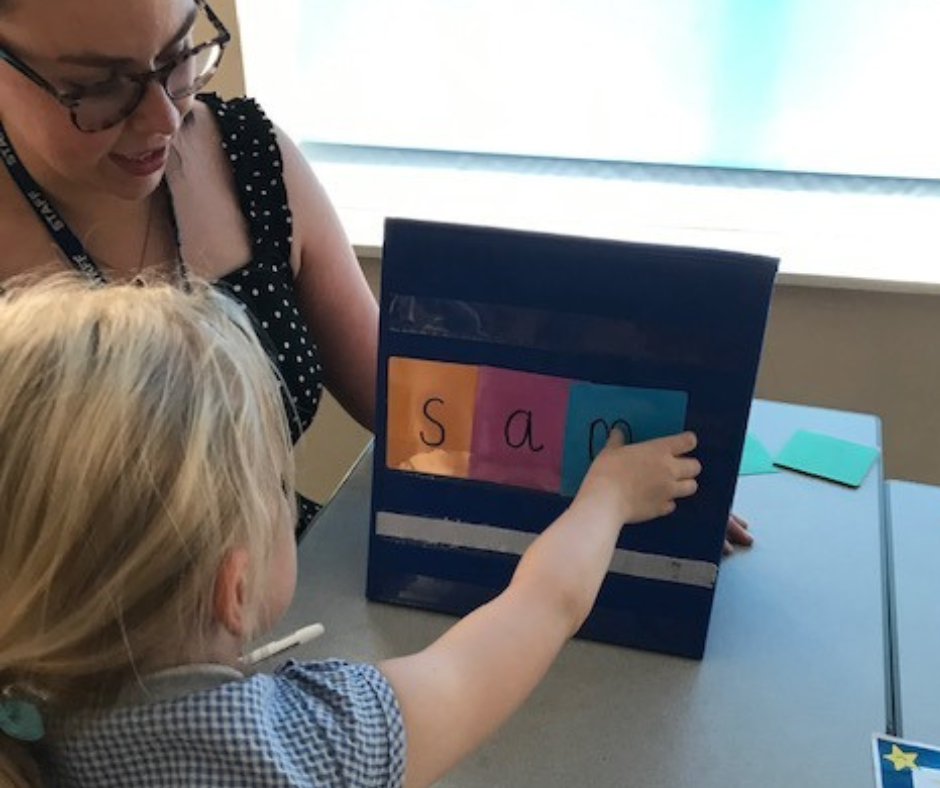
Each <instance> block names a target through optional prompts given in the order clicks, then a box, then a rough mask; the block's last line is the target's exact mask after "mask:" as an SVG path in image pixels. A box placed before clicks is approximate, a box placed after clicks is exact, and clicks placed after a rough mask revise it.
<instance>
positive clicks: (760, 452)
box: [738, 433, 780, 476]
mask: <svg viewBox="0 0 940 788" xmlns="http://www.w3.org/2000/svg"><path fill="white" fill-rule="evenodd" d="M779 472H780V471H779V469H778V468H777V466H775V465H774V461H773V458H772V457H771V456H770V452H769V451H767V449H766V448H765V447H764V444H763V443H761V442H760V441H759V440H757V438H755V437H754V436H753V435H751V433H747V434H746V435H745V436H744V451H743V452H742V453H741V467H740V468H739V470H738V475H740V476H753V475H756V474H759V473H779Z"/></svg>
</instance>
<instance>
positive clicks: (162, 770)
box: [0, 277, 700, 787]
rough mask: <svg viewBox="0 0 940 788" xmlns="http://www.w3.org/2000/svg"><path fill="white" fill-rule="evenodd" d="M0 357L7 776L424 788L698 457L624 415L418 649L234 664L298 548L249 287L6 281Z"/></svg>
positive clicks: (284, 432)
mask: <svg viewBox="0 0 940 788" xmlns="http://www.w3.org/2000/svg"><path fill="white" fill-rule="evenodd" d="M0 370H2V375H0V446H2V453H0V578H3V580H2V582H0V611H2V613H0V784H3V785H7V784H12V785H17V786H19V785H43V784H48V785H52V784H55V785H65V786H78V785H95V786H129V785H134V786H158V785H159V786H167V785H174V786H195V785H214V786H221V785H224V786H236V785H237V786H262V785H264V786H268V785H310V786H312V785H318V786H319V785H343V786H398V785H405V786H409V787H410V786H425V785H430V784H431V783H433V782H434V781H435V780H437V779H438V778H439V777H440V776H441V775H443V774H444V773H445V772H446V771H447V770H448V769H450V768H451V767H452V766H454V764H456V763H457V762H458V761H459V760H460V759H461V758H462V757H463V756H464V755H466V754H467V753H469V752H470V751H472V750H473V749H474V748H476V747H477V746H478V745H479V744H480V743H481V742H482V741H483V740H484V739H485V738H486V737H487V736H488V735H489V734H491V733H492V732H493V731H494V730H496V728H497V727H498V726H499V725H500V724H501V723H502V722H503V721H504V720H505V719H506V718H507V717H508V716H509V714H510V713H511V712H512V711H513V710H515V709H516V708H517V707H518V706H519V705H520V704H521V703H522V701H523V700H524V699H525V698H526V696H527V695H528V694H529V693H530V692H531V691H532V689H533V688H534V687H535V685H536V684H537V683H538V681H539V680H540V679H541V677H542V676H543V674H544V673H545V671H546V670H547V669H548V667H549V666H550V664H551V662H552V660H553V659H554V658H555V656H556V654H557V653H558V651H559V649H560V648H561V646H562V645H563V644H564V643H565V641H566V640H567V639H568V638H569V637H570V636H571V635H572V634H573V633H574V632H575V631H576V630H577V629H578V627H579V626H580V624H581V623H582V621H583V620H584V618H585V617H586V615H587V614H588V611H589V610H590V608H591V605H592V604H593V601H594V598H595V596H596V594H597V591H598V587H599V585H600V583H601V581H602V579H603V577H604V574H605V572H606V570H607V566H608V563H609V561H610V558H611V555H612V551H613V549H614V546H615V542H616V539H617V535H618V533H619V531H620V528H621V526H622V524H623V523H624V522H639V521H642V520H648V519H651V518H654V517H658V516H661V515H664V514H667V513H668V512H670V511H672V509H673V508H674V507H675V505H676V504H675V499H677V498H681V497H685V496H688V495H691V494H692V493H693V492H694V491H695V489H696V484H697V483H696V481H695V478H696V476H697V475H698V473H699V470H700V466H699V463H698V461H697V460H695V459H693V458H690V457H687V456H685V455H686V454H687V453H688V452H690V451H691V450H692V449H693V448H694V447H695V438H694V436H693V435H692V434H691V433H684V434H681V435H676V436H672V437H668V438H663V439H660V440H654V441H649V442H646V443H642V444H636V445H633V446H627V447H624V446H622V437H621V436H620V435H619V433H617V432H615V433H614V435H613V436H612V438H611V440H610V442H609V445H608V446H607V448H605V450H604V451H602V452H601V454H600V455H599V456H598V458H597V459H596V460H595V462H594V463H593V465H592V466H591V469H590V471H589V472H588V474H587V476H586V478H585V480H584V482H583V484H582V486H581V489H580V491H579V492H578V495H577V497H576V498H575V499H574V501H573V502H572V504H571V506H570V507H569V509H568V510H567V511H566V512H565V513H564V514H563V515H562V516H561V517H560V518H559V519H558V520H557V521H555V522H554V523H553V524H552V525H551V526H550V527H549V528H548V529H546V531H545V532H544V533H543V534H542V535H541V536H540V537H539V538H538V539H536V540H535V542H534V543H533V544H532V546H531V547H530V548H529V550H528V551H527V552H526V553H525V555H523V557H522V559H521V560H520V563H519V565H518V568H517V570H516V572H515V575H514V577H513V579H512V582H511V583H510V585H509V587H508V588H507V589H506V590H505V591H504V592H503V593H502V594H501V595H500V596H499V597H497V598H496V599H495V600H494V601H492V602H491V603H489V604H487V605H484V606H483V607H481V608H479V609H478V610H476V611H475V612H473V613H472V614H470V615H469V616H467V617H466V618H464V619H462V620H460V621H458V622H457V623H456V624H455V625H454V626H453V627H452V628H451V629H450V630H449V631H448V632H446V633H445V634H444V635H443V636H442V637H441V638H440V639H439V640H437V641H436V642H435V643H433V644H431V645H430V646H429V647H428V648H426V649H425V650H424V651H422V652H420V653H418V654H414V655H411V656H406V657H400V658H396V659H390V660H388V661H385V662H382V663H380V664H379V665H378V666H376V667H373V666H368V665H354V664H349V663H346V662H342V661H339V660H329V661H325V662H319V663H305V664H300V663H293V662H288V663H286V664H285V665H284V666H282V667H281V668H279V669H278V670H277V671H276V672H275V673H274V674H273V675H270V674H256V675H252V676H245V675H244V674H243V673H242V672H241V671H240V670H239V656H240V655H241V653H242V650H243V648H244V646H245V644H246V643H247V642H248V641H249V640H250V639H252V638H254V637H256V636H257V635H259V634H261V633H264V632H265V631H266V630H268V629H269V628H270V627H271V626H272V625H273V624H274V623H275V622H276V621H277V619H278V617H279V616H280V615H281V614H282V613H283V611H284V610H285V608H286V607H287V606H288V604H289V602H290V599H291V596H292V594H293V590H294V581H295V573H296V567H295V552H294V550H295V543H294V536H293V522H294V515H295V512H294V511H293V508H294V503H293V501H294V496H293V480H292V477H293V469H292V458H291V449H290V438H289V433H288V428H287V424H286V420H285V417H284V410H283V406H282V403H281V399H280V396H279V391H278V383H277V380H276V378H275V373H274V372H273V371H272V368H271V366H270V363H269V362H268V360H267V358H266V356H265V354H264V352H263V350H262V348H261V347H260V345H259V344H258V341H257V340H256V339H255V335H254V332H253V331H252V328H251V323H250V319H249V318H248V317H247V316H246V315H245V313H244V311H243V308H242V307H240V306H237V305H236V304H235V303H234V302H231V301H229V300H228V299H227V298H226V297H224V296H222V295H220V294H219V293H218V292H216V291H214V290H213V289H211V288H210V287H208V286H206V285H204V284H201V283H194V285H193V288H192V291H191V292H189V293H184V292H182V291H180V290H179V289H176V288H173V287H171V286H169V285H161V284H151V285H147V286H144V287H140V286H134V285H128V284H124V285H108V286H104V287H93V286H90V285H88V284H85V283H83V282H82V281H78V280H75V279H72V278H68V279H62V278H55V277H54V278H52V279H47V280H45V281H43V282H42V283H40V284H35V285H33V286H28V287H22V286H21V287H11V288H9V289H8V291H7V292H6V294H5V295H3V296H2V297H0Z"/></svg>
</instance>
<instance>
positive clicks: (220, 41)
mask: <svg viewBox="0 0 940 788" xmlns="http://www.w3.org/2000/svg"><path fill="white" fill-rule="evenodd" d="M195 2H196V6H197V7H198V8H202V9H203V10H204V11H205V12H206V16H207V17H208V19H209V21H210V22H211V23H212V25H213V27H215V29H216V31H217V32H218V35H217V36H216V37H215V38H213V39H211V40H209V41H205V42H203V43H201V44H197V45H196V46H194V47H192V48H191V49H187V50H185V51H183V52H180V53H179V54H178V55H177V56H176V57H174V58H173V59H172V60H171V61H170V62H168V63H164V64H163V65H162V66H160V68H155V69H153V70H152V71H145V72H143V73H139V74H122V75H121V76H122V77H124V78H125V79H129V80H131V81H132V82H136V83H137V84H138V85H140V86H141V87H142V88H144V89H143V90H141V92H140V96H139V97H138V99H137V101H136V103H134V104H133V105H132V106H131V108H130V109H129V110H128V112H127V114H126V115H124V116H123V117H120V118H118V119H117V120H116V121H114V122H113V123H111V124H109V125H107V126H105V127H103V128H102V129H83V128H82V127H81V126H79V125H78V119H77V117H76V115H75V113H76V110H77V108H78V105H79V104H80V103H81V100H82V96H81V95H76V94H74V93H69V92H68V91H64V90H59V89H58V88H57V87H56V86H55V85H53V84H52V83H51V82H50V81H49V80H47V79H46V78H45V77H43V76H42V75H41V74H39V73H38V72H36V71H35V70H34V69H33V68H31V67H30V66H28V65H26V63H24V62H23V61H22V60H20V59H19V58H18V57H17V56H16V55H14V54H13V53H12V52H10V50H9V49H7V48H6V47H4V46H3V45H2V44H0V60H4V61H6V62H7V63H9V64H10V65H11V66H13V68H15V69H16V70H17V71H19V72H20V73H21V74H22V75H23V76H24V77H26V78H27V79H29V80H30V81H32V82H33V83H35V84H36V85H38V86H39V87H41V88H42V89H43V90H44V91H46V93H48V94H49V95H51V96H52V97H53V98H54V99H55V100H56V101H57V102H59V104H61V105H62V106H63V107H65V108H66V109H67V110H68V111H69V115H70V116H71V118H72V123H73V124H74V126H75V128H77V129H78V130H79V131H82V132H85V133H88V134H92V133H94V132H95V131H104V130H105V129H108V128H111V127H113V126H116V125H117V124H118V123H120V122H121V121H122V120H125V119H127V118H128V117H130V116H131V115H132V114H133V113H134V110H136V109H137V107H138V106H139V105H140V102H141V101H142V100H143V97H144V94H145V93H146V87H147V85H148V84H149V83H151V82H158V83H159V84H160V85H161V86H162V87H163V89H164V90H166V89H167V88H166V80H167V79H168V78H169V75H170V72H171V71H173V69H174V68H176V67H177V66H178V65H179V64H180V63H182V62H183V61H184V60H186V58H190V57H194V56H195V55H198V54H199V53H200V52H202V51H204V50H206V49H208V48H209V47H213V46H218V47H219V48H220V49H221V50H222V51H223V52H224V51H225V47H226V45H227V44H228V43H229V41H231V40H232V34H231V33H229V31H228V28H226V27H225V25H224V24H223V22H222V20H221V19H219V17H218V16H217V15H216V13H215V11H213V10H212V8H211V7H210V6H209V4H208V3H207V2H206V0H195ZM221 60H222V55H221V54H220V55H219V61H218V62H217V63H216V64H215V66H214V67H213V69H212V73H210V75H209V78H211V77H212V75H213V74H214V73H215V70H216V69H217V68H218V67H219V62H221ZM206 81H207V82H208V79H207V80H206ZM203 84H205V83H203ZM167 95H168V96H169V95H170V94H169V92H168V91H167ZM186 95H192V94H191V93H190V94H186ZM185 97H186V96H185V95H184V96H171V97H170V98H171V99H181V98H185Z"/></svg>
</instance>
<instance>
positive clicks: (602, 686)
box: [275, 401, 886, 788]
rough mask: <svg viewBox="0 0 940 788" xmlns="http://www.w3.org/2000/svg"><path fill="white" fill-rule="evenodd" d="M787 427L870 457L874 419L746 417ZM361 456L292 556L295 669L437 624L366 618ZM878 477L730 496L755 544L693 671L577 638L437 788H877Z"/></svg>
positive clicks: (756, 482)
mask: <svg viewBox="0 0 940 788" xmlns="http://www.w3.org/2000/svg"><path fill="white" fill-rule="evenodd" d="M796 429H808V430H815V431H818V432H823V433H827V434H830V435H834V436H836V437H840V438H844V439H847V440H854V441H857V442H859V443H864V444H867V445H875V446H880V443H881V436H880V423H879V421H878V419H877V418H875V417H873V416H868V415H863V414H855V413H845V412H840V411H832V410H823V409H818V408H809V407H804V406H797V405H789V404H783V403H771V402H762V401H756V402H755V403H754V407H753V408H752V412H751V420H750V424H749V432H751V433H752V434H753V435H755V436H756V437H757V438H758V439H759V440H761V441H762V442H763V443H764V445H765V446H766V447H767V449H768V450H769V451H770V452H771V453H774V452H776V450H777V449H779V448H780V447H781V446H782V445H783V443H784V442H785V441H786V439H787V438H788V437H789V436H790V435H791V434H792V432H793V431H794V430H796ZM370 470H371V455H370V454H369V453H368V452H367V453H366V454H365V455H364V456H363V457H362V458H361V460H360V462H359V463H358V465H357V466H356V467H355V468H354V469H353V471H352V472H351V474H350V476H349V478H348V479H347V481H346V482H345V483H344V484H343V485H342V486H341V487H340V489H339V490H338V492H337V493H336V495H335V496H334V499H333V500H332V501H331V502H330V504H329V505H328V506H327V507H326V508H325V509H324V511H323V513H322V515H321V516H320V518H319V519H318V521H317V523H316V524H315V526H314V527H313V528H312V529H311V532H310V533H309V534H308V536H307V537H306V538H305V539H304V541H303V543H302V544H301V546H300V549H299V555H298V561H299V580H298V589H297V595H296V597H295V600H294V604H293V605H292V607H291V608H290V610H289V611H288V613H287V615H286V616H285V619H284V620H283V621H282V622H281V624H280V625H279V628H278V632H277V633H275V634H280V633H282V632H288V631H291V630H293V629H296V628H298V627H300V626H303V625H305V624H308V623H311V622H314V621H322V622H323V623H324V624H325V626H326V634H325V635H324V636H323V637H322V638H320V639H318V640H316V641H314V642H312V643H309V644H306V645H305V646H301V647H299V648H298V649H296V650H295V651H294V652H292V653H291V656H292V657H294V658H298V659H323V658H326V657H331V656H339V657H344V658H347V659H351V660H356V661H367V662H375V661H377V660H379V659H383V658H387V657H391V656H396V655H402V654H407V653H411V652H414V651H417V650H419V649H421V648H423V647H424V646H425V645H427V644H428V643H429V642H431V641H432V639H434V638H436V637H437V636H439V635H440V634H441V633H442V632H443V631H444V630H445V629H447V628H448V627H449V626H451V625H452V624H453V622H454V618H452V617H450V616H446V615H443V614H437V613H430V612H426V611H419V610H413V609H408V608H402V607H395V606H392V605H386V604H381V603H375V602H369V601H368V600H366V598H365V592H364V589H365V574H366V557H367V543H368V521H369V504H370V483H371V473H370ZM882 495H883V480H882V476H881V465H880V462H879V463H876V464H875V466H874V467H873V468H872V470H871V472H870V473H869V475H868V477H867V478H866V480H865V482H864V483H863V484H862V486H861V487H860V488H858V489H850V488H846V487H843V486H840V485H837V484H833V483H829V482H825V481H821V480H817V479H813V478H810V477H806V476H803V475H800V474H796V473H792V472H789V471H783V472H780V473H775V474H768V475H761V476H747V477H742V478H741V479H740V480H739V484H738V489H737V493H736V497H735V502H734V511H735V512H737V513H738V514H740V515H741V516H743V517H745V518H746V519H748V520H750V522H751V523H752V531H753V533H754V535H755V538H756V544H755V546H754V547H753V548H751V549H746V550H745V549H741V550H739V551H738V552H737V553H736V554H735V555H733V556H731V557H730V558H727V559H725V560H724V561H723V562H722V565H721V570H720V576H719V581H718V586H717V592H716V597H715V602H714V609H713V612H712V619H711V624H710V630H709V636H708V643H707V646H706V650H705V657H704V659H703V660H702V661H701V662H697V661H692V660H687V659H683V658H679V657H670V656H665V655H662V654H655V653H649V652H643V651H638V650H633V649H627V648H621V647H617V646H611V645H607V644H601V643H595V642H589V641H584V640H575V641H572V642H571V643H569V644H568V645H567V646H566V647H565V648H564V649H563V651H562V653H561V655H560V656H559V659H558V661H557V662H556V664H555V665H554V666H553V667H552V669H551V671H550V672H549V674H548V676H547V677H546V679H545V681H544V682H543V683H542V684H541V685H540V686H539V688H538V689H537V690H536V692H535V693H534V694H533V696H532V697H531V698H530V699H529V700H528V701H527V703H526V704H525V705H524V706H523V708H522V709H520V711H519V712H518V713H517V714H516V715H515V716H514V717H513V718H512V719H511V720H510V721H509V722H508V723H507V724H506V725H505V726H504V727H503V728H502V729H501V730H500V731H499V732H498V733H497V734H496V735H495V736H494V737H493V738H492V739H491V740H490V741H489V742H488V743H486V744H485V745H484V746H483V747H482V748H481V749H480V750H479V751H478V752H477V753H475V754H474V755H472V756H471V757H470V758H468V759H467V760H466V761H465V762H464V763H462V764H461V765H460V766H458V767H457V768H456V769H455V770H454V771H453V772H451V773H450V774H449V775H448V776H447V777H445V778H444V780H442V781H441V783H440V785H443V786H451V787H452V788H463V787H464V786H466V788H470V786H474V788H477V787H478V786H491V787H492V788H498V787H499V786H507V787H508V786H513V788H524V787H525V786H539V788H545V786H556V785H557V786H569V785H580V784H586V785H591V786H621V785H627V784H635V785H643V786H664V787H665V786H670V787H672V786H692V785H695V786H700V787H701V788H710V787H711V786H714V787H715V788H718V787H719V786H721V788H726V787H727V786H760V787H761V788H776V787H777V786H779V787H780V788H784V786H786V788H792V786H794V785H799V786H801V787H802V788H807V787H810V786H820V788H822V787H823V786H825V788H833V787H834V786H849V785H851V786H870V785H873V784H874V779H873V769H872V765H871V754H870V741H871V735H872V733H874V732H883V731H884V730H885V723H886V695H885V693H886V680H885V657H884V645H883V643H884V641H883V636H882V611H883V597H882V583H881V572H882V568H881V533H882V532H881V507H882Z"/></svg>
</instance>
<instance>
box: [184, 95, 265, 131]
mask: <svg viewBox="0 0 940 788" xmlns="http://www.w3.org/2000/svg"><path fill="white" fill-rule="evenodd" d="M196 99H197V101H196V103H195V105H194V111H197V112H199V108H200V107H201V108H202V110H203V111H205V112H206V113H207V114H209V115H211V116H213V117H214V118H215V119H216V122H217V123H218V124H219V126H221V127H222V128H223V130H226V129H227V128H228V127H232V126H244V125H245V124H248V125H255V126H257V127H259V128H262V129H267V130H270V129H273V126H272V124H271V121H270V120H269V119H268V116H267V114H266V113H265V111H264V110H263V109H262V108H261V105H260V104H259V103H258V102H257V101H256V100H255V99H254V98H252V97H250V96H235V97H230V98H222V97H221V96H220V95H219V94H218V93H200V94H199V95H198V96H197V97H196Z"/></svg>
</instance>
